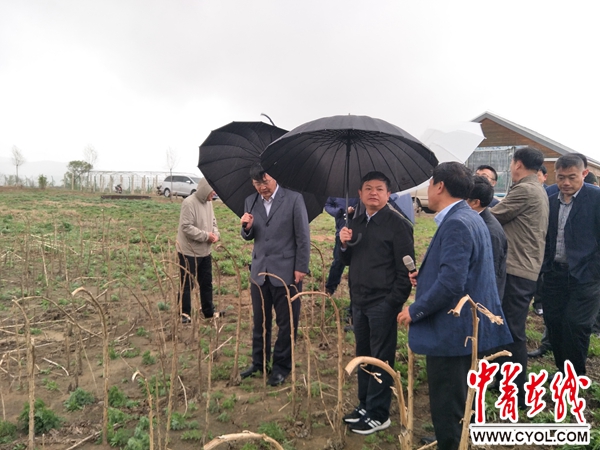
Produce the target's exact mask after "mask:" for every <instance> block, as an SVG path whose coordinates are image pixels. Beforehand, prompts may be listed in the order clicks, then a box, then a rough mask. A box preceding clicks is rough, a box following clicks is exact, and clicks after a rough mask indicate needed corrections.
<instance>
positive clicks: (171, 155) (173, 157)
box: [167, 147, 178, 200]
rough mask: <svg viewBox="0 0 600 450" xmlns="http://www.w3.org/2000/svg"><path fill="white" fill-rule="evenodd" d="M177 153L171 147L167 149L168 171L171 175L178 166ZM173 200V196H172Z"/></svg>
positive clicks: (171, 188)
mask: <svg viewBox="0 0 600 450" xmlns="http://www.w3.org/2000/svg"><path fill="white" fill-rule="evenodd" d="M177 159H178V158H177V152H176V151H175V150H173V149H172V148H171V147H169V148H167V169H169V175H173V169H174V168H175V166H176V165H177ZM170 192H173V177H171V186H170ZM170 198H171V200H173V196H172V195H170Z"/></svg>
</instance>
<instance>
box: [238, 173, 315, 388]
mask: <svg viewBox="0 0 600 450" xmlns="http://www.w3.org/2000/svg"><path fill="white" fill-rule="evenodd" d="M250 178H251V179H252V184H253V186H254V188H255V189H256V194H252V195H250V196H249V197H247V198H246V201H245V205H244V211H246V212H245V213H244V215H243V216H242V218H241V219H240V222H241V225H242V229H241V235H242V238H244V239H245V240H247V241H251V240H254V249H253V251H252V263H251V267H250V278H251V279H250V283H251V285H250V293H251V297H252V312H253V317H254V320H253V322H254V323H253V331H252V365H251V366H250V367H248V368H247V369H245V370H244V371H243V372H242V373H241V374H240V375H241V377H242V378H246V377H249V376H251V375H252V374H253V373H256V372H259V373H262V372H263V370H264V367H265V366H266V367H267V369H268V368H269V364H270V360H271V323H272V319H273V312H272V310H273V309H275V321H276V322H277V327H278V329H279V331H278V333H277V340H276V341H275V347H274V350H273V362H272V366H271V375H270V377H269V379H268V380H267V384H269V385H270V386H278V385H280V384H282V383H283V382H284V381H285V378H286V377H287V375H288V374H289V373H290V371H291V370H292V357H291V353H292V350H291V349H292V345H293V343H292V342H291V338H290V334H291V329H290V308H289V305H288V298H287V289H289V291H290V295H291V296H294V295H295V294H296V293H297V292H300V291H302V279H303V278H304V276H305V275H306V274H307V273H308V263H309V260H310V231H309V227H308V215H307V213H306V206H305V205H304V199H303V198H302V195H300V194H299V193H297V192H294V191H290V190H288V189H284V188H283V187H281V186H279V185H278V184H277V181H275V180H274V179H273V178H271V177H270V176H269V175H268V174H267V173H265V171H264V170H263V168H262V167H261V166H260V164H256V165H254V166H252V168H251V169H250ZM261 273H270V274H273V275H276V276H277V277H278V278H277V277H274V276H269V275H266V276H265V275H259V274H261ZM279 278H281V279H283V281H284V282H285V286H284V284H283V283H282V282H281V280H280V279H279ZM286 286H287V289H286ZM292 317H293V323H294V336H295V335H296V331H297V328H298V319H299V317H300V299H299V298H298V299H296V300H294V301H293V302H292ZM263 335H264V340H263Z"/></svg>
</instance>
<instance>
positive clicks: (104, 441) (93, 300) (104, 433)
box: [71, 287, 109, 445]
mask: <svg viewBox="0 0 600 450" xmlns="http://www.w3.org/2000/svg"><path fill="white" fill-rule="evenodd" d="M80 292H83V293H85V294H87V296H88V297H89V300H90V302H91V303H92V304H93V305H94V306H95V307H96V309H97V310H98V314H99V315H100V321H101V322H102V335H103V340H102V341H103V342H102V360H103V369H104V371H103V374H102V375H103V377H104V405H102V409H103V418H102V445H107V444H108V377H109V372H108V365H109V356H108V329H107V326H106V316H105V315H104V311H103V310H102V307H101V306H100V304H99V303H98V300H96V298H95V297H94V296H93V295H92V293H91V292H90V291H88V290H87V289H85V288H82V287H80V288H78V289H75V290H74V291H73V292H72V293H71V295H72V296H73V297H75V296H76V295H77V294H78V293H80ZM103 294H104V293H101V294H100V295H99V297H100V296H102V295H103Z"/></svg>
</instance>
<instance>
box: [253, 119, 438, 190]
mask: <svg viewBox="0 0 600 450" xmlns="http://www.w3.org/2000/svg"><path fill="white" fill-rule="evenodd" d="M437 163H438V160H437V158H436V157H435V155H434V153H433V152H432V151H431V150H429V149H428V148H427V147H425V146H424V145H423V144H422V143H421V142H419V141H418V140H417V139H416V138H414V137H413V136H411V135H410V134H408V133H407V132H406V131H404V130H402V129H401V128H399V127H397V126H395V125H392V124H390V123H388V122H385V121H383V120H380V119H374V118H371V117H367V116H351V115H348V116H333V117H325V118H322V119H318V120H314V121H312V122H308V123H305V124H304V125H300V126H299V127H297V128H295V129H293V130H292V131H290V132H289V133H287V134H285V135H284V136H282V137H280V138H279V139H277V140H276V141H275V142H273V143H272V144H271V145H269V147H267V149H266V150H265V151H264V152H263V153H262V155H261V164H262V166H263V167H264V168H265V170H266V171H267V172H268V173H269V175H271V176H272V177H273V178H275V179H276V180H278V181H280V182H281V183H283V184H285V185H287V186H289V187H291V188H293V189H296V190H300V191H304V192H313V193H315V194H317V193H318V194H321V195H327V196H331V197H347V195H348V192H350V195H352V196H355V195H356V193H357V192H358V189H359V188H360V180H361V178H362V177H363V176H364V175H365V174H367V173H368V172H371V171H373V170H377V171H379V172H383V173H384V174H385V175H387V177H388V178H389V179H390V180H391V182H392V185H391V186H390V187H391V191H392V192H397V191H402V190H405V189H409V188H411V187H414V186H417V185H419V184H421V183H422V182H424V181H425V180H427V179H428V178H429V177H430V176H431V171H432V169H433V168H434V167H435V166H436V165H437Z"/></svg>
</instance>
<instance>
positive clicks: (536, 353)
mask: <svg viewBox="0 0 600 450" xmlns="http://www.w3.org/2000/svg"><path fill="white" fill-rule="evenodd" d="M550 350H551V348H550V347H547V346H545V345H541V346H540V347H539V348H536V349H535V350H533V351H531V352H527V356H528V357H529V358H539V357H540V356H544V355H545V354H546V353H548V352H549V351H550Z"/></svg>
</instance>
